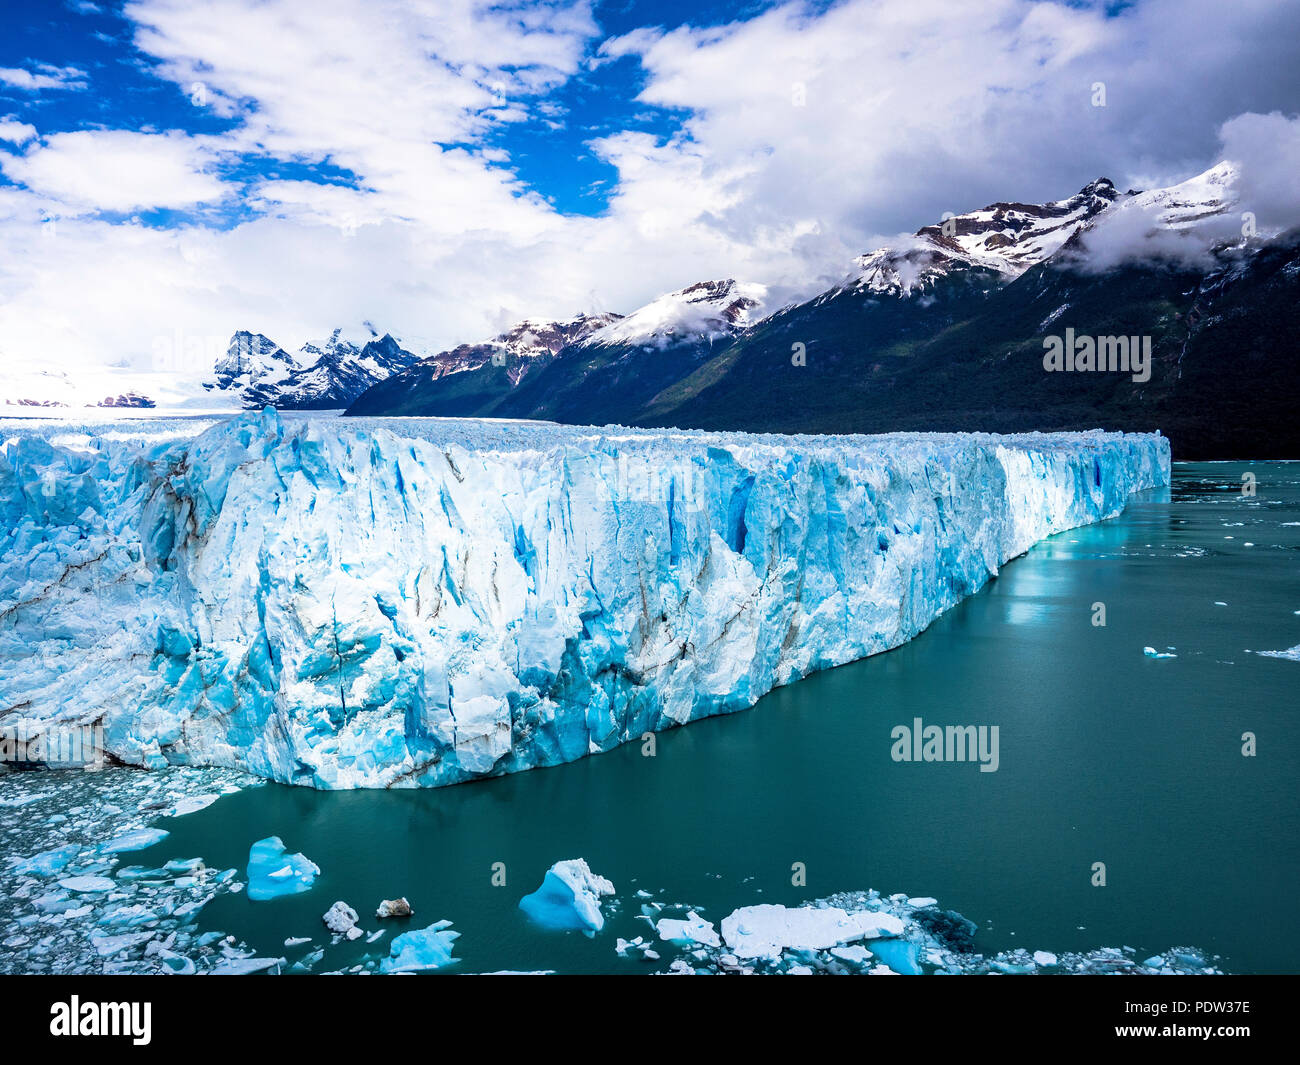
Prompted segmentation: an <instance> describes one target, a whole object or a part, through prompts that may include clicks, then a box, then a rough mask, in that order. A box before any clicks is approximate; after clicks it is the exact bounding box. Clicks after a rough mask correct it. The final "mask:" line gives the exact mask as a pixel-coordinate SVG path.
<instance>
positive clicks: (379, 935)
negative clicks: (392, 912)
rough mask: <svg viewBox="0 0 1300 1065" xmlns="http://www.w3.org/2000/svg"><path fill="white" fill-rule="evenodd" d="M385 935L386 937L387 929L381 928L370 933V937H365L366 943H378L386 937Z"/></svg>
mask: <svg viewBox="0 0 1300 1065" xmlns="http://www.w3.org/2000/svg"><path fill="white" fill-rule="evenodd" d="M386 935H388V929H387V928H381V929H379V931H377V932H371V933H370V935H368V936H366V942H367V943H375V942H378V941H379V940H381V939H383V938H384V936H386Z"/></svg>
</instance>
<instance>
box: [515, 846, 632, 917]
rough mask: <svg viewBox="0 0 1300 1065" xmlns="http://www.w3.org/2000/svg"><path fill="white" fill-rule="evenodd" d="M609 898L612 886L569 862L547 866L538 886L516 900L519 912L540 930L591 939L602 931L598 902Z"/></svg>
mask: <svg viewBox="0 0 1300 1065" xmlns="http://www.w3.org/2000/svg"><path fill="white" fill-rule="evenodd" d="M613 894H614V885H613V884H611V883H610V882H609V881H608V880H606V879H605V878H604V877H603V876H597V875H596V874H595V873H593V872H592V871H591V868H590V867H589V866H588V865H587V863H586V862H585V861H583V860H582V859H581V858H573V859H571V860H569V861H565V862H556V863H555V864H554V865H553V866H551V868H550V869H548V870H547V871H546V876H545V878H543V880H542V886H541V887H539V888H538V889H537V890H536V891H534V892H533V893H532V894H531V895H525V896H524V897H523V898H522V899H520V900H519V908H520V909H521V910H523V911H524V913H526V914H528V916H529V917H531V918H532V919H533V920H534V921H536V922H537V923H538V924H539V925H542V926H543V927H544V928H552V929H555V930H556V931H562V932H567V931H577V932H582V933H583V934H584V935H587V936H593V935H595V934H596V933H597V932H599V931H600V930H601V929H602V928H604V927H605V917H604V915H603V914H602V913H601V912H600V900H601V898H602V897H603V896H606V895H613Z"/></svg>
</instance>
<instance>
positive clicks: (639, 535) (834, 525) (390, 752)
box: [0, 411, 1169, 788]
mask: <svg viewBox="0 0 1300 1065" xmlns="http://www.w3.org/2000/svg"><path fill="white" fill-rule="evenodd" d="M171 429H174V426H173V427H170V428H169V432H168V435H166V436H164V437H163V438H162V439H160V440H153V439H151V438H149V437H148V436H147V435H139V434H132V435H128V436H123V435H120V434H114V435H105V436H96V435H94V433H93V432H89V431H88V432H87V434H86V436H85V437H84V439H77V440H74V441H72V442H69V443H67V444H55V443H51V442H49V441H47V440H45V439H43V438H41V437H40V436H39V435H38V434H37V433H34V432H31V431H25V432H24V433H21V434H17V435H15V436H13V437H11V438H10V439H9V440H8V441H7V442H6V444H5V445H4V447H3V449H2V450H0V530H3V532H0V705H6V706H11V707H22V710H20V711H18V712H16V713H12V712H11V714H10V716H9V717H8V718H7V719H6V725H7V726H9V727H10V728H12V729H15V730H26V731H27V732H29V733H34V734H40V733H49V734H51V735H57V734H59V732H60V730H69V729H75V728H78V727H81V726H98V727H101V728H102V736H101V740H102V744H103V746H104V747H105V748H106V750H107V753H108V754H111V755H112V756H113V757H115V758H117V759H120V760H121V761H123V762H126V763H128V764H132V765H140V766H146V767H160V766H163V765H165V764H168V763H173V764H206V765H218V766H228V767H231V768H239V769H246V770H249V771H251V772H254V773H257V774H260V775H262V776H265V777H269V778H273V779H275V780H280V781H285V782H290V783H302V784H308V785H311V786H314V787H320V788H348V787H417V786H438V785H443V784H452V783H457V782H459V781H463V780H467V779H471V778H474V777H480V776H485V775H495V774H500V773H508V772H514V771H517V770H522V769H528V768H531V767H533V766H543V765H555V764H557V763H561V762H567V761H571V760H573V759H576V758H581V757H583V756H585V755H587V754H592V753H598V752H601V751H606V750H609V749H611V748H613V747H615V746H617V745H618V744H620V743H624V742H628V741H640V740H641V738H642V737H643V735H644V734H645V733H649V732H654V731H657V730H661V729H665V728H669V727H672V726H674V725H680V724H685V723H687V722H689V721H692V720H696V719H698V718H701V717H706V716H708V715H711V714H718V713H725V712H728V711H733V710H739V709H742V708H744V707H748V706H751V705H752V704H753V703H754V702H755V701H756V700H757V699H758V698H759V697H760V696H762V695H763V694H765V693H766V692H768V691H770V690H771V689H772V688H774V687H776V686H778V685H782V684H787V683H790V682H791V681H794V680H798V679H799V678H801V677H804V676H806V675H808V674H809V673H812V672H814V671H816V670H819V669H824V668H827V667H830V666H835V665H840V664H842V663H845V662H849V661H852V660H854V659H857V658H862V657H864V656H866V655H870V654H875V653H877V652H879V651H884V650H887V649H889V648H891V647H895V646H897V645H898V644H900V643H902V642H904V641H906V640H908V639H910V638H911V637H913V636H915V635H916V634H917V633H918V632H920V631H921V630H922V629H924V628H925V627H926V626H927V625H929V624H930V622H931V621H933V620H934V618H935V617H937V616H938V615H939V614H940V613H942V612H943V611H944V610H947V609H948V608H949V607H951V606H953V605H954V604H955V603H956V602H958V601H959V600H960V599H961V598H963V597H964V596H966V595H968V594H970V593H971V592H973V591H975V590H977V589H978V588H979V587H981V586H982V585H983V584H984V582H985V581H987V580H988V579H989V577H990V576H991V575H993V574H995V573H996V572H997V571H998V568H999V567H1000V566H1001V565H1002V564H1003V563H1004V562H1005V561H1007V560H1008V559H1010V558H1012V557H1014V556H1016V555H1018V554H1020V553H1022V552H1024V551H1025V550H1027V549H1028V548H1029V547H1030V546H1032V545H1033V544H1034V543H1035V542H1036V541H1037V540H1039V539H1041V538H1042V537H1044V536H1048V535H1050V534H1052V533H1055V532H1060V531H1062V530H1064V529H1069V528H1072V527H1075V526H1078V525H1081V524H1086V523H1088V522H1093V521H1098V520H1101V519H1103V518H1106V517H1110V516H1113V515H1114V514H1117V513H1118V512H1119V511H1120V510H1121V509H1122V508H1123V506H1124V504H1125V502H1126V500H1127V499H1128V497H1129V495H1130V494H1132V493H1133V492H1136V491H1140V490H1142V489H1146V488H1151V487H1155V486H1157V485H1163V484H1167V483H1168V479H1169V448H1168V442H1167V441H1166V440H1165V439H1164V438H1163V437H1160V436H1142V435H1124V434H1106V433H1100V432H1092V433H1080V434H1055V435H1027V436H1012V437H998V436H988V435H980V434H973V435H972V434H957V435H946V434H896V435H890V436H882V437H781V436H755V435H746V434H718V433H702V432H676V431H650V430H626V429H618V428H609V429H604V430H599V429H586V428H581V427H572V426H555V425H544V424H538V423H510V422H497V423H488V422H478V421H472V420H454V419H429V420H421V419H380V420H374V421H365V420H361V419H348V420H347V421H346V422H340V421H338V420H336V419H321V418H316V419H304V418H288V417H286V418H281V417H280V416H277V415H276V414H275V413H274V412H272V411H266V412H263V413H262V414H248V415H244V416H241V417H238V418H235V419H232V420H230V421H227V422H223V423H220V424H218V425H214V426H212V427H210V428H207V429H205V430H204V431H202V432H199V433H197V434H196V435H194V436H193V437H190V438H185V437H184V436H177V435H176V433H175V432H172V431H171ZM60 432H61V433H63V434H64V436H66V435H67V434H66V427H65V428H64V429H61V430H60Z"/></svg>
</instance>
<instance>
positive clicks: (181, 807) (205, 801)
mask: <svg viewBox="0 0 1300 1065" xmlns="http://www.w3.org/2000/svg"><path fill="white" fill-rule="evenodd" d="M219 798H221V796H220V795H190V796H187V797H186V798H184V799H181V801H180V802H178V803H177V804H176V805H175V806H173V807H172V809H171V812H170V813H168V814H167V816H168V817H184V816H185V815H186V814H196V813H198V812H199V811H200V810H206V809H207V808H208V807H209V806H211V805H212V804H213V803H214V802H216V801H217V800H218V799H219Z"/></svg>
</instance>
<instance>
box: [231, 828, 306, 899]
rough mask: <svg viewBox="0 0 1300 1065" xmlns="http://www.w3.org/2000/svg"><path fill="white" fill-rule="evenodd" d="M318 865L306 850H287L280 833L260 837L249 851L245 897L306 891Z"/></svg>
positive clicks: (265, 896)
mask: <svg viewBox="0 0 1300 1065" xmlns="http://www.w3.org/2000/svg"><path fill="white" fill-rule="evenodd" d="M318 876H320V867H319V866H318V865H317V864H316V863H315V862H313V861H312V860H311V859H310V858H308V857H307V856H306V855H305V854H289V853H288V851H287V849H286V848H285V845H284V842H283V841H282V840H281V839H280V837H279V836H268V837H267V838H266V839H259V840H258V841H257V842H256V843H254V844H253V846H252V847H251V848H250V849H249V852H248V897H249V898H250V899H253V900H254V901H256V902H264V901H266V900H267V899H278V898H280V897H281V896H283V895H297V894H299V893H300V892H303V891H308V890H310V889H311V886H312V885H313V884H314V883H315V882H316V878H317V877H318Z"/></svg>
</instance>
